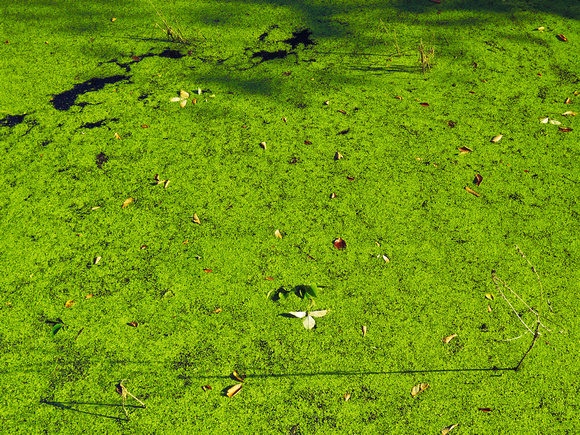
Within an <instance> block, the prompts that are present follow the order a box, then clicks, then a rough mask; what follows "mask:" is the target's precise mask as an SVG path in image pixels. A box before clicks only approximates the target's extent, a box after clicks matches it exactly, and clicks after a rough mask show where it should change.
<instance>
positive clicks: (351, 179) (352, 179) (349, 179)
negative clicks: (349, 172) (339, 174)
mask: <svg viewBox="0 0 580 435" xmlns="http://www.w3.org/2000/svg"><path fill="white" fill-rule="evenodd" d="M346 179H347V180H348V181H354V177H346Z"/></svg>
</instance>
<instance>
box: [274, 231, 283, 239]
mask: <svg viewBox="0 0 580 435" xmlns="http://www.w3.org/2000/svg"><path fill="white" fill-rule="evenodd" d="M274 235H275V236H276V237H278V238H279V239H281V238H282V233H281V232H280V230H276V231H274Z"/></svg>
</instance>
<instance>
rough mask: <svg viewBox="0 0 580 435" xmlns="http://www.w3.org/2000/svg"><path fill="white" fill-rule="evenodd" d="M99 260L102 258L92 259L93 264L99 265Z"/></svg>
mask: <svg viewBox="0 0 580 435" xmlns="http://www.w3.org/2000/svg"><path fill="white" fill-rule="evenodd" d="M101 258H102V257H96V258H95V259H94V261H93V263H94V264H98V263H99V261H101Z"/></svg>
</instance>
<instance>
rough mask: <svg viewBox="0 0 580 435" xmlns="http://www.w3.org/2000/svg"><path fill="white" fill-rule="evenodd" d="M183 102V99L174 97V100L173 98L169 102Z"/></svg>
mask: <svg viewBox="0 0 580 435" xmlns="http://www.w3.org/2000/svg"><path fill="white" fill-rule="evenodd" d="M181 100H182V98H181V97H173V98H172V99H171V100H169V101H171V102H172V103H177V102H178V101H181Z"/></svg>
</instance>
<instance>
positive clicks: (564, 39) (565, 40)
mask: <svg viewBox="0 0 580 435" xmlns="http://www.w3.org/2000/svg"><path fill="white" fill-rule="evenodd" d="M558 39H559V40H560V41H564V42H568V38H566V37H565V36H564V35H562V34H561V33H560V34H559V35H558Z"/></svg>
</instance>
